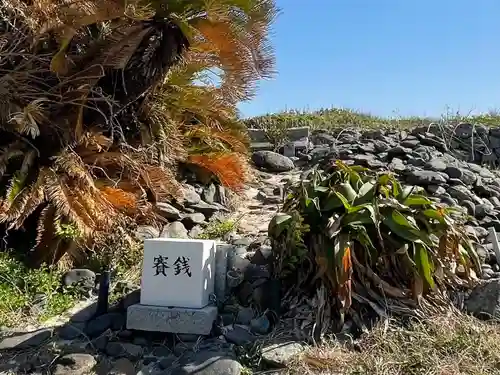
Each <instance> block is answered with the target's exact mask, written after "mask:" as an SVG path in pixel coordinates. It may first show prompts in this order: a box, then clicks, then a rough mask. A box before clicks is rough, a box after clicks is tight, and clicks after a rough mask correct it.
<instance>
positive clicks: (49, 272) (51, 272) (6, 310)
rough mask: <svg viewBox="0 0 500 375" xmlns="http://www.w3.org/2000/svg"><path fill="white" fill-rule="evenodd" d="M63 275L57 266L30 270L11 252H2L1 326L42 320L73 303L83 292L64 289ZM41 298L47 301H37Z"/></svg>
mask: <svg viewBox="0 0 500 375" xmlns="http://www.w3.org/2000/svg"><path fill="white" fill-rule="evenodd" d="M61 278H62V272H61V271H58V270H56V269H55V268H49V267H42V268H40V269H27V268H26V267H25V266H24V265H23V264H22V263H20V262H19V261H17V260H15V259H14V258H13V257H12V256H11V255H10V254H8V253H0V326H7V327H9V326H17V325H19V323H20V322H21V321H23V320H25V319H31V320H35V321H38V322H43V321H45V320H47V319H49V318H51V317H53V316H56V315H59V314H61V313H63V312H64V311H66V310H67V309H68V308H70V307H71V306H73V305H74V303H75V302H76V301H77V300H78V298H79V297H80V295H79V293H78V291H77V290H76V289H73V288H62V287H61ZM41 299H43V300H44V301H45V302H44V303H40V304H38V303H37V302H36V301H37V300H41ZM37 305H38V306H39V307H38V306H37Z"/></svg>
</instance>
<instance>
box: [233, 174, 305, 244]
mask: <svg viewBox="0 0 500 375" xmlns="http://www.w3.org/2000/svg"><path fill="white" fill-rule="evenodd" d="M300 173H301V172H300V171H298V170H293V171H290V172H284V173H279V174H272V173H265V172H257V173H256V174H257V176H256V177H257V178H256V181H255V182H253V183H251V184H249V186H248V187H247V189H246V190H245V193H244V195H243V197H242V198H241V201H240V202H239V204H238V205H237V208H236V210H235V212H234V217H235V218H236V219H239V225H238V233H239V234H242V235H245V236H259V235H263V234H266V233H267V228H268V225H269V222H270V221H271V219H272V218H273V216H274V215H275V214H276V212H278V210H279V208H280V206H281V204H282V201H283V191H284V186H285V185H286V184H287V183H290V182H296V181H299V179H300Z"/></svg>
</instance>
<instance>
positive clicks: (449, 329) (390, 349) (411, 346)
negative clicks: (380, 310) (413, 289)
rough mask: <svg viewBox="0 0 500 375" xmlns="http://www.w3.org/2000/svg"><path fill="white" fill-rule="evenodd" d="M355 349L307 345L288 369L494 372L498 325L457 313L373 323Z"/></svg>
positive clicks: (498, 364) (303, 374)
mask: <svg viewBox="0 0 500 375" xmlns="http://www.w3.org/2000/svg"><path fill="white" fill-rule="evenodd" d="M356 348H357V349H359V350H349V349H348V348H346V347H345V346H342V345H340V344H338V343H330V344H328V345H323V346H321V347H316V348H310V349H309V350H308V351H306V352H305V353H304V354H303V355H302V356H301V357H300V358H297V359H296V360H295V361H294V362H293V363H292V364H291V365H290V370H289V374H300V375H309V374H331V375H333V374H342V375H361V374H366V375H413V374H414V375H417V374H418V375H422V374H428V375H462V374H463V375H466V374H467V375H489V374H500V325H498V323H497V322H495V323H487V322H483V321H479V320H477V319H475V318H473V317H470V316H467V315H464V314H461V313H452V314H449V315H446V316H443V315H442V316H434V317H430V318H428V319H426V320H425V321H419V322H414V323H412V324H410V325H409V326H408V327H402V326H401V325H397V324H394V325H392V324H390V325H389V326H388V327H383V326H379V327H377V328H375V329H374V330H373V331H371V332H370V333H368V334H366V335H365V336H364V337H363V338H362V339H361V341H360V343H359V346H356Z"/></svg>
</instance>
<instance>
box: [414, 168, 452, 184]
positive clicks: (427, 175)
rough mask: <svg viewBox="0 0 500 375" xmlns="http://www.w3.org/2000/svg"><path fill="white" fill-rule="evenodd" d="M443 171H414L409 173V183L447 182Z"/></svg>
mask: <svg viewBox="0 0 500 375" xmlns="http://www.w3.org/2000/svg"><path fill="white" fill-rule="evenodd" d="M446 180H447V179H446V178H445V177H444V176H443V174H442V173H439V172H434V171H412V172H410V173H409V174H408V179H407V181H408V183H410V184H415V185H442V184H445V183H446Z"/></svg>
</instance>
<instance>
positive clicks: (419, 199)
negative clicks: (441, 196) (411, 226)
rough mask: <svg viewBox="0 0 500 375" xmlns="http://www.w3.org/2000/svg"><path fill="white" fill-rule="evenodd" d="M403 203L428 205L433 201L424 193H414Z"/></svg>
mask: <svg viewBox="0 0 500 375" xmlns="http://www.w3.org/2000/svg"><path fill="white" fill-rule="evenodd" d="M403 204H405V205H407V206H426V205H431V204H432V201H431V200H430V199H429V198H427V197H425V196H423V195H417V194H412V195H410V196H408V197H407V198H406V199H405V200H404V201H403Z"/></svg>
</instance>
